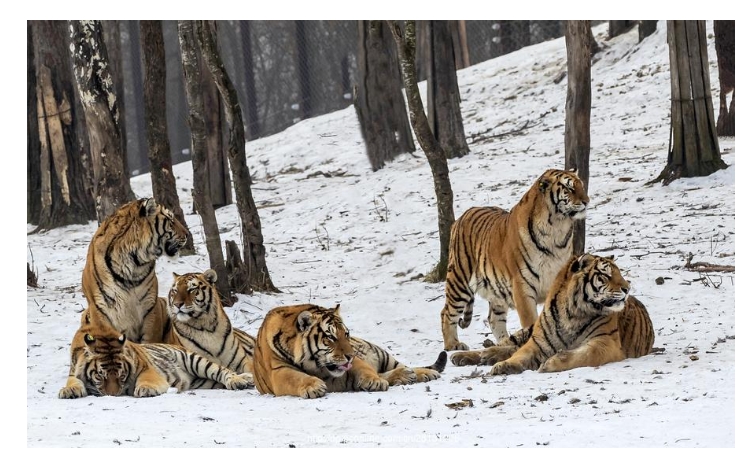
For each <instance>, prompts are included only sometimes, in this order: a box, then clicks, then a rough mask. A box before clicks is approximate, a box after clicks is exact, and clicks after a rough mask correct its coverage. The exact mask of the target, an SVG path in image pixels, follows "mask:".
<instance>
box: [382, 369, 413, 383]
mask: <svg viewBox="0 0 750 450" xmlns="http://www.w3.org/2000/svg"><path fill="white" fill-rule="evenodd" d="M386 380H387V381H388V384H389V385H390V386H402V385H407V384H414V383H416V382H417V374H416V373H415V372H414V369H412V368H410V367H399V368H398V369H394V370H393V371H391V372H390V373H389V374H388V377H387V378H386Z"/></svg>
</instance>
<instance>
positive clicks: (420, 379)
mask: <svg viewBox="0 0 750 450" xmlns="http://www.w3.org/2000/svg"><path fill="white" fill-rule="evenodd" d="M414 372H416V374H417V383H426V382H428V381H433V380H437V379H438V378H440V372H438V371H437V370H433V369H414Z"/></svg>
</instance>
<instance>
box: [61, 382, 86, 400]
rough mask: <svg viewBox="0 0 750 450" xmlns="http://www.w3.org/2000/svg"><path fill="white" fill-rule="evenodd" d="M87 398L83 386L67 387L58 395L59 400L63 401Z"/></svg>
mask: <svg viewBox="0 0 750 450" xmlns="http://www.w3.org/2000/svg"><path fill="white" fill-rule="evenodd" d="M85 396H86V388H85V387H84V386H83V384H80V385H73V386H65V387H64V388H62V389H60V392H58V394H57V398H61V399H71V398H82V397H85Z"/></svg>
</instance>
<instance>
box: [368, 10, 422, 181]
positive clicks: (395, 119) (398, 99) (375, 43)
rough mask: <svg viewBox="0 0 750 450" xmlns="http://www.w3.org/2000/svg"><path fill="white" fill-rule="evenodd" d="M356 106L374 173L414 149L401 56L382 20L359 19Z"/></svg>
mask: <svg viewBox="0 0 750 450" xmlns="http://www.w3.org/2000/svg"><path fill="white" fill-rule="evenodd" d="M358 24H359V50H358V51H359V54H358V57H357V64H358V69H359V70H358V77H359V78H358V80H357V88H356V89H355V95H354V107H355V110H356V112H357V117H358V118H359V127H360V130H361V131H362V139H363V140H364V142H365V149H366V151H367V158H368V159H369V160H370V166H371V167H372V170H374V171H377V170H379V169H382V168H383V167H384V166H385V163H386V162H387V161H391V160H393V158H395V157H396V156H398V155H400V154H402V153H412V152H414V150H415V146H414V140H413V139H412V135H411V128H409V117H408V116H407V112H406V102H405V101H404V95H403V93H402V92H401V75H400V74H399V69H398V54H397V50H396V47H395V42H394V41H393V38H392V37H391V33H390V31H388V29H387V28H386V27H385V26H384V25H383V22H382V21H377V20H375V21H367V20H360V21H359V22H358Z"/></svg>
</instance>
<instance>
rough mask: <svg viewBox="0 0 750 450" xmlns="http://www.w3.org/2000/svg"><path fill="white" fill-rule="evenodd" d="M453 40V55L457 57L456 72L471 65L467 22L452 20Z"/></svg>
mask: <svg viewBox="0 0 750 450" xmlns="http://www.w3.org/2000/svg"><path fill="white" fill-rule="evenodd" d="M448 23H449V24H450V30H451V39H452V41H453V54H454V55H455V63H456V70H461V69H465V68H467V67H469V66H470V65H471V63H470V61H469V42H468V39H467V38H466V21H465V20H450V21H449V22H448Z"/></svg>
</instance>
